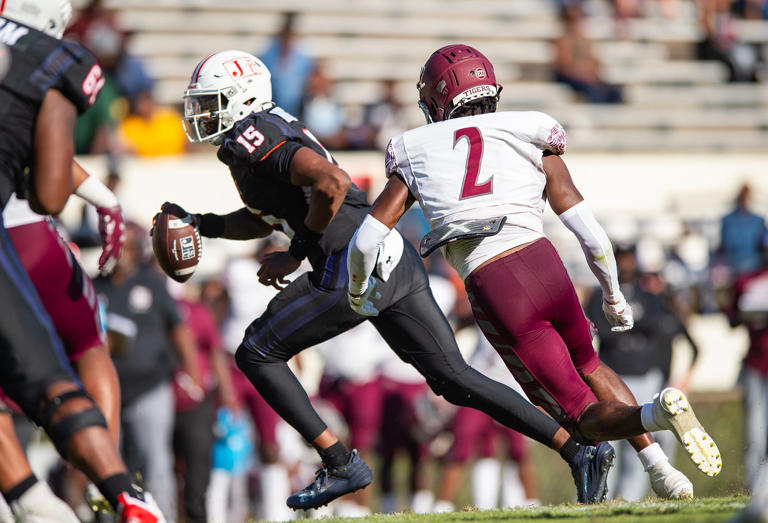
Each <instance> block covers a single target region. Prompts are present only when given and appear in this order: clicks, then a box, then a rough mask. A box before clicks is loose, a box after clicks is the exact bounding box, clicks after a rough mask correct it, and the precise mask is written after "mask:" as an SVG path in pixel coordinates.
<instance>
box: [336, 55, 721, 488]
mask: <svg viewBox="0 0 768 523" xmlns="http://www.w3.org/2000/svg"><path fill="white" fill-rule="evenodd" d="M417 88H418V91H419V106H420V107H421V109H422V110H423V111H424V113H425V115H426V117H427V125H425V126H422V127H419V128H416V129H412V130H410V131H407V132H405V133H403V134H401V135H399V136H396V137H394V138H393V139H392V140H391V141H390V142H389V144H388V146H387V150H386V174H387V176H388V178H389V180H388V183H387V185H386V187H385V188H384V190H383V192H382V193H381V195H379V197H378V199H377V200H376V202H375V203H374V205H373V208H372V210H371V213H370V215H369V216H367V217H366V219H365V221H364V222H363V223H362V224H361V226H360V227H359V229H358V230H357V233H356V235H355V237H353V239H352V241H351V243H350V252H349V258H348V261H349V294H350V303H351V304H352V306H353V308H356V310H358V309H359V310H360V311H361V313H366V310H372V311H373V313H375V309H376V299H375V296H376V291H375V287H376V279H374V278H370V275H371V273H372V271H373V266H374V264H375V262H376V257H377V252H378V248H379V247H378V246H379V245H380V244H381V242H382V241H383V238H384V237H385V236H386V235H387V234H388V233H389V231H390V229H391V228H392V227H394V225H395V224H396V223H397V221H398V220H399V219H400V217H401V216H402V214H403V213H404V212H405V211H406V209H408V207H409V206H410V205H411V204H412V203H413V202H414V201H416V200H418V202H419V203H420V205H421V207H422V210H423V211H424V215H425V216H426V218H427V220H428V221H429V222H430V225H431V229H432V230H431V232H430V233H428V234H427V235H426V236H425V237H424V239H423V240H422V242H421V251H422V256H426V255H428V253H429V252H431V251H433V250H434V249H436V248H438V247H443V252H444V254H445V256H446V258H447V259H448V261H449V262H450V263H451V265H452V266H453V267H454V268H455V269H456V270H457V271H458V273H459V274H460V275H461V277H462V278H463V279H464V282H465V285H466V288H467V292H468V294H469V296H470V300H471V302H472V307H473V312H474V315H475V318H476V320H477V323H478V325H479V326H480V328H481V329H482V330H483V333H484V334H485V336H486V337H487V338H488V340H489V341H490V342H491V343H492V344H493V346H494V347H495V348H496V351H497V352H498V353H499V354H500V355H501V357H502V358H503V359H504V361H505V363H506V365H507V367H508V368H509V369H510V371H511V372H512V374H514V375H515V378H516V379H517V380H518V382H520V384H521V385H522V386H523V389H524V390H525V391H526V394H527V395H528V397H529V398H530V399H531V401H533V403H535V404H536V405H538V406H540V407H542V408H544V409H545V410H546V411H547V412H548V413H549V414H550V415H551V416H552V417H554V418H555V419H556V420H557V421H558V422H559V423H560V424H561V425H562V426H563V427H566V428H568V429H569V430H570V431H571V433H572V434H573V435H574V436H576V437H577V439H578V438H581V439H582V440H583V441H603V440H615V439H624V438H629V440H630V442H631V443H632V445H633V446H634V448H635V449H636V450H637V451H638V456H639V458H640V460H641V461H642V462H643V464H644V466H645V469H646V470H647V471H648V472H649V474H650V477H651V483H652V486H653V489H654V491H655V492H656V494H658V495H659V496H662V497H667V498H681V497H691V496H692V495H693V487H692V485H691V483H690V481H688V479H687V478H686V477H685V476H684V475H683V474H682V473H680V472H679V471H677V470H676V469H674V468H673V467H672V466H671V465H670V464H669V462H668V459H667V457H666V455H664V453H663V451H662V450H661V447H659V445H658V444H656V443H654V442H653V439H652V438H651V436H650V435H649V434H648V433H647V431H655V430H661V429H668V430H672V431H673V432H675V434H676V436H677V437H678V439H679V440H680V442H681V443H682V445H683V446H684V447H685V449H686V451H687V452H688V454H689V455H690V457H691V459H692V460H693V461H694V462H695V463H696V465H697V466H698V467H699V469H700V470H701V471H702V472H704V473H706V474H707V475H710V476H714V475H716V474H718V473H719V471H720V468H721V467H722V461H721V458H720V454H719V451H718V450H717V446H716V445H715V444H714V442H713V441H712V438H710V437H709V435H708V434H707V433H706V432H705V431H704V429H703V428H702V426H701V424H700V423H699V422H698V420H697V419H696V417H695V415H694V414H693V411H692V410H691V408H690V404H689V403H688V400H687V399H686V397H685V395H683V393H682V392H680V391H678V390H676V389H672V388H668V389H664V390H663V391H662V392H661V393H660V394H659V395H658V397H657V398H655V399H654V400H653V401H652V402H650V403H647V404H645V405H643V406H642V407H639V406H637V403H636V402H635V398H634V397H633V396H632V393H631V392H630V391H629V389H628V388H627V387H626V385H625V384H624V383H623V382H622V381H621V380H620V379H619V378H618V376H617V375H616V374H615V373H614V372H613V371H612V370H611V369H610V368H609V367H607V366H606V365H604V364H603V363H601V362H600V360H599V358H598V357H597V354H596V353H595V351H594V349H593V347H592V339H591V334H590V329H589V323H588V321H587V319H586V318H585V316H584V313H583V311H582V309H581V306H580V304H579V301H578V298H577V296H576V292H575V291H574V288H573V284H572V283H571V281H570V279H569V277H568V274H567V272H566V270H565V267H564V266H563V264H562V262H561V260H560V258H559V256H558V254H557V251H556V250H555V249H554V247H553V246H552V244H551V243H550V242H549V240H547V238H546V237H545V235H544V231H543V220H542V217H543V212H544V205H545V202H546V201H547V200H549V203H550V205H551V207H552V209H553V210H554V211H555V212H556V213H557V214H558V216H559V217H560V219H561V220H562V222H563V223H564V224H565V225H566V227H568V229H570V230H571V231H572V232H573V233H574V234H575V235H576V236H577V238H578V239H579V242H580V243H581V246H582V249H583V250H584V253H585V255H586V258H587V263H588V264H589V267H590V269H591V270H592V272H593V273H594V274H595V276H596V277H597V279H598V281H599V282H600V286H601V287H602V291H603V311H604V312H605V315H606V317H607V318H608V320H609V321H610V322H611V325H613V329H614V330H617V331H622V330H628V329H631V328H632V325H633V319H632V310H631V309H630V307H629V305H628V304H627V302H626V300H625V299H624V296H623V295H622V293H621V291H620V289H619V284H618V279H617V276H616V263H615V260H614V258H613V253H612V250H611V244H610V241H609V240H608V238H607V236H606V234H605V232H604V231H603V229H602V228H601V227H600V225H599V224H598V223H597V221H596V220H595V218H594V217H593V216H592V213H591V212H590V210H589V207H588V206H587V204H586V202H584V199H583V198H582V196H581V194H580V193H579V191H578V190H577V189H576V187H575V185H574V183H573V181H572V180H571V176H570V174H569V172H568V169H567V167H566V166H565V163H564V162H563V160H562V159H561V157H560V155H562V154H563V153H565V149H566V135H565V131H564V130H563V128H562V127H561V126H560V125H559V124H558V122H557V121H555V120H554V119H553V118H551V117H550V116H548V115H546V114H544V113H540V112H499V113H497V112H495V111H496V104H497V102H498V99H499V93H500V91H501V86H500V85H498V84H497V83H496V78H495V75H494V71H493V66H492V65H491V63H490V62H489V61H488V59H487V58H486V57H485V56H484V55H483V54H481V53H480V52H479V51H477V50H476V49H473V48H472V47H469V46H466V45H449V46H446V47H443V48H441V49H439V50H437V51H435V52H434V53H433V54H432V55H431V56H430V58H429V59H428V60H427V62H426V64H425V65H424V67H423V68H422V71H421V77H420V79H419V82H418V84H417ZM361 304H362V305H361Z"/></svg>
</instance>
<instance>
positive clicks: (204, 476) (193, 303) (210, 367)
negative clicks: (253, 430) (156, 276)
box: [168, 280, 238, 523]
mask: <svg viewBox="0 0 768 523" xmlns="http://www.w3.org/2000/svg"><path fill="white" fill-rule="evenodd" d="M168 282H169V283H168V285H169V291H170V293H171V295H172V296H174V297H175V298H176V303H177V304H178V306H179V312H180V313H181V317H182V320H183V321H184V322H185V323H186V324H187V325H189V328H190V330H191V331H192V335H193V337H194V341H195V348H196V350H197V364H198V368H199V372H200V380H201V381H200V384H201V386H202V389H203V390H202V394H200V395H196V394H195V392H194V391H195V390H196V389H195V387H194V386H193V384H190V377H189V375H188V374H187V373H186V372H184V371H177V372H176V374H175V376H174V381H173V391H174V397H175V400H176V419H175V423H174V434H173V440H174V448H175V450H176V453H177V463H176V465H177V466H176V468H177V470H179V471H180V474H179V476H178V479H179V486H180V490H181V491H182V492H183V496H182V499H183V501H184V510H183V511H180V512H182V513H183V514H184V515H185V520H186V521H187V522H188V523H206V520H207V519H208V518H207V516H206V507H205V500H206V491H207V489H208V480H209V477H210V475H211V451H212V449H213V439H214V438H213V425H214V422H215V411H216V409H215V401H214V395H213V392H214V390H217V391H218V400H219V403H220V404H221V405H225V406H226V407H227V408H228V409H230V411H232V412H237V411H238V402H237V398H236V396H235V391H234V388H233V387H232V379H231V374H230V368H229V362H228V360H227V359H226V356H225V354H224V352H223V349H222V345H221V338H220V336H219V328H218V326H217V325H216V323H215V322H214V319H213V316H212V315H211V312H210V310H208V307H206V306H205V305H203V304H202V303H200V301H199V300H198V299H197V298H196V297H195V296H194V295H195V287H193V286H191V285H189V284H187V285H186V286H184V285H183V284H181V283H177V282H174V281H172V280H168Z"/></svg>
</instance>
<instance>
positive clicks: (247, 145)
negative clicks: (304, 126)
mask: <svg viewBox="0 0 768 523" xmlns="http://www.w3.org/2000/svg"><path fill="white" fill-rule="evenodd" d="M276 118H277V117H274V116H272V117H269V116H267V115H265V114H264V113H255V114H252V115H250V116H248V117H246V118H244V119H243V120H241V121H240V122H238V123H237V124H236V125H235V127H234V128H232V130H230V131H229V132H228V133H227V134H226V135H225V136H224V140H222V142H221V148H220V149H219V158H220V159H221V160H222V161H223V162H225V163H229V161H232V160H235V161H239V162H246V163H260V162H262V161H264V160H266V159H267V158H268V157H269V156H270V155H271V154H272V153H273V152H274V151H275V150H277V149H279V148H280V147H282V146H283V145H285V144H286V143H287V142H288V141H291V140H293V139H294V136H293V132H292V130H291V129H290V127H288V126H287V125H286V126H281V125H280V124H279V122H278V121H277V120H276ZM283 127H284V128H283Z"/></svg>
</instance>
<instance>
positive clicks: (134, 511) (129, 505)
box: [117, 492, 165, 523]
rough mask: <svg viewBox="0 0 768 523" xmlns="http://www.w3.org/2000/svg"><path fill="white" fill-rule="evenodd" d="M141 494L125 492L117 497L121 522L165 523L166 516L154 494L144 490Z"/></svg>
mask: <svg viewBox="0 0 768 523" xmlns="http://www.w3.org/2000/svg"><path fill="white" fill-rule="evenodd" d="M139 496H140V497H134V496H132V495H130V494H128V493H127V492H123V493H122V494H120V495H119V496H118V497H117V503H118V508H117V514H118V516H119V518H120V519H119V521H120V523H165V517H164V516H163V513H162V512H161V511H160V507H158V506H157V503H156V502H155V499H154V498H153V497H152V495H151V494H150V493H149V492H143V493H141V494H139ZM141 498H143V499H141Z"/></svg>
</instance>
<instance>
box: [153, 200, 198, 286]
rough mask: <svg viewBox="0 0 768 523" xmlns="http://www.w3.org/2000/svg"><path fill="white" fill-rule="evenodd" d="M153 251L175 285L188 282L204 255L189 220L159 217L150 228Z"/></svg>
mask: <svg viewBox="0 0 768 523" xmlns="http://www.w3.org/2000/svg"><path fill="white" fill-rule="evenodd" d="M152 250H153V251H155V258H157V262H158V263H159V264H160V267H161V268H162V269H163V270H164V271H165V273H166V274H167V275H168V276H170V277H171V278H173V279H174V280H176V281H178V282H185V281H187V280H188V279H189V278H190V277H191V276H192V274H193V273H194V272H195V269H196V268H197V264H198V263H199V262H200V257H201V256H202V255H203V243H202V240H201V239H200V233H199V232H198V230H197V229H196V228H195V227H194V226H193V225H192V223H191V219H190V217H186V218H179V217H177V216H174V215H173V214H168V213H164V212H161V213H158V214H157V215H156V216H155V219H154V226H153V227H152Z"/></svg>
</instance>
